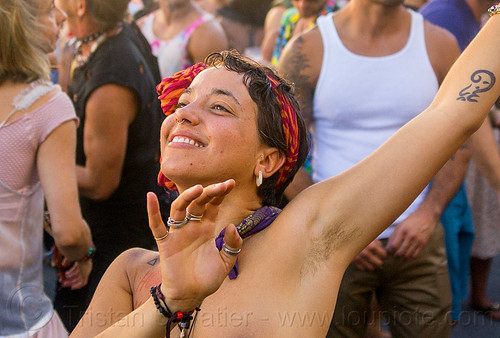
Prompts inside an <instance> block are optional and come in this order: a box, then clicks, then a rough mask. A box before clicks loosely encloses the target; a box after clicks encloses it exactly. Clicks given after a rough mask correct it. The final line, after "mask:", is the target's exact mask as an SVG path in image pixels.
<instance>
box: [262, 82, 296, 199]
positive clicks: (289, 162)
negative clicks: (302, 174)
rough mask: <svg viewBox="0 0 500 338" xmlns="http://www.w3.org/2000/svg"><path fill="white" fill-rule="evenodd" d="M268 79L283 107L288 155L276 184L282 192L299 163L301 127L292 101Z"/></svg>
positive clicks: (283, 123)
mask: <svg viewBox="0 0 500 338" xmlns="http://www.w3.org/2000/svg"><path fill="white" fill-rule="evenodd" d="M266 76H267V79H268V80H269V81H270V82H271V88H272V89H273V92H274V96H276V98H277V99H278V101H279V103H280V107H281V112H280V113H281V123H282V126H283V133H284V134H285V141H286V145H287V148H288V154H287V156H286V159H285V164H283V166H282V167H281V168H280V170H279V171H278V173H279V176H278V182H276V190H278V191H279V190H280V189H281V187H282V186H283V184H284V183H285V181H286V180H287V178H288V176H290V173H291V172H292V170H293V167H295V163H297V156H298V154H299V127H298V125H297V114H296V113H295V109H293V106H292V105H291V104H290V101H288V99H287V98H286V97H285V95H283V93H282V92H281V91H279V90H278V85H279V84H280V83H279V82H278V81H277V80H276V79H274V78H273V77H271V76H269V75H266Z"/></svg>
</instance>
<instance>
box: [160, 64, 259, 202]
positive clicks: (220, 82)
mask: <svg viewBox="0 0 500 338" xmlns="http://www.w3.org/2000/svg"><path fill="white" fill-rule="evenodd" d="M242 78H243V75H241V74H237V73H235V72H231V71H228V70H225V69H216V68H211V69H207V70H205V71H203V72H202V73H200V74H199V75H198V76H197V77H196V78H195V80H194V81H193V83H192V85H191V86H190V88H189V89H188V90H186V91H185V92H184V94H183V95H182V96H181V97H180V99H179V104H178V108H177V110H176V112H175V114H172V115H171V116H169V117H167V118H166V119H165V121H164V122H163V125H162V129H161V150H162V163H161V170H162V172H163V173H164V175H166V176H167V177H169V178H170V179H171V180H173V181H174V182H175V183H176V184H177V187H178V188H179V190H180V191H183V190H185V189H186V188H189V187H190V186H193V185H195V184H202V185H204V186H206V185H208V184H212V183H216V182H221V181H224V180H226V179H228V178H233V179H235V180H236V182H237V184H238V186H237V187H236V189H238V188H239V187H244V188H245V189H249V190H248V191H252V190H253V191H254V192H256V187H255V169H254V166H253V165H249V163H256V162H257V160H258V158H259V156H260V154H262V151H263V150H264V149H265V148H268V147H266V146H264V145H262V144H261V142H260V140H259V137H258V135H257V105H256V104H255V102H253V101H252V99H251V98H250V95H249V94H248V90H247V89H246V87H245V86H242V85H241V84H242ZM183 120H184V121H183ZM176 121H183V123H182V124H177V123H176ZM221 131H222V132H221ZM176 137H177V139H176V140H179V138H180V137H182V138H184V139H185V138H188V139H192V140H193V141H194V142H195V144H187V143H179V142H172V141H173V140H174V138H176ZM241 149H244V151H242V150H241ZM186 171H189V175H186ZM257 172H258V171H257Z"/></svg>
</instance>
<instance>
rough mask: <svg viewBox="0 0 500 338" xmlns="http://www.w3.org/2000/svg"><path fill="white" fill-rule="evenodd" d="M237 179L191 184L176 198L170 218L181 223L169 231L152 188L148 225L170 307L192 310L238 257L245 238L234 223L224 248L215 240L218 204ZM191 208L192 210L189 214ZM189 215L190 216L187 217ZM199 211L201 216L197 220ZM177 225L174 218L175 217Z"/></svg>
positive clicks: (227, 231) (228, 227) (226, 235)
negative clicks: (155, 245)
mask: <svg viewBox="0 0 500 338" xmlns="http://www.w3.org/2000/svg"><path fill="white" fill-rule="evenodd" d="M234 185H235V182H234V180H228V181H226V182H223V183H218V184H214V185H210V186H208V187H206V188H203V187H202V186H201V185H196V186H194V187H191V188H190V189H187V190H186V191H184V192H183V193H182V194H180V195H179V197H177V199H176V200H175V201H174V202H173V203H172V206H171V211H170V218H171V219H172V220H173V221H177V223H178V224H179V226H178V227H174V226H171V227H170V230H169V232H167V228H166V226H165V224H164V223H163V221H162V218H161V215H160V210H159V204H158V199H157V198H156V196H155V194H154V193H149V194H148V215H149V226H150V228H151V231H152V232H153V235H154V236H155V239H156V241H157V244H158V250H159V253H160V264H161V273H162V286H161V289H162V292H163V294H164V295H165V298H166V302H167V305H168V307H169V308H170V310H171V311H190V310H193V309H194V308H195V307H197V306H199V305H200V303H201V302H202V301H203V299H205V298H206V297H207V296H208V295H210V294H212V293H214V292H215V291H216V290H217V289H218V288H219V287H220V285H221V284H222V282H223V281H224V279H225V278H226V276H227V274H228V273H229V271H230V270H231V269H232V267H233V266H234V263H235V262H236V255H234V254H231V253H230V252H232V251H234V252H237V251H238V250H240V249H241V246H242V244H243V240H242V239H241V238H240V236H239V235H238V232H237V231H236V228H235V226H234V225H233V224H230V225H228V226H227V228H226V233H225V236H224V240H225V242H226V248H228V249H226V250H221V251H220V252H219V250H218V249H217V248H216V246H215V235H216V234H215V232H216V223H215V221H216V218H217V214H218V212H219V205H220V203H222V201H223V200H224V197H225V196H226V195H227V194H228V193H229V192H230V191H231V190H232V189H233V187H234ZM187 210H188V211H189V213H190V216H189V214H187ZM186 216H188V217H190V218H191V219H186V220H187V222H186V223H185V224H182V223H184V222H183V221H184V220H185V218H186ZM196 216H202V217H201V220H197V218H196ZM173 224H174V225H175V223H173Z"/></svg>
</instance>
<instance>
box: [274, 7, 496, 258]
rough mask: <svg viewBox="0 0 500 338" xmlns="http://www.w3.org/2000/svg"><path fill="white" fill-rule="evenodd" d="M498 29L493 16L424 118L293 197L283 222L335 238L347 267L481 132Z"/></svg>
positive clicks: (492, 95)
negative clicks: (459, 150)
mask: <svg viewBox="0 0 500 338" xmlns="http://www.w3.org/2000/svg"><path fill="white" fill-rule="evenodd" d="M499 31H500V16H495V17H493V18H491V19H490V20H489V22H488V23H487V24H486V26H485V27H484V28H483V29H482V31H481V32H480V33H479V34H478V36H477V37H476V39H475V40H474V41H473V42H472V43H471V45H470V46H469V47H468V48H467V49H466V50H465V51H464V53H463V54H462V55H461V57H460V58H459V60H458V61H457V62H456V63H455V64H454V66H453V67H452V69H451V70H450V72H449V73H448V75H447V77H446V79H445V80H444V82H443V84H442V86H441V88H440V89H439V91H438V94H437V95H436V98H435V99H434V101H433V103H432V104H431V105H430V106H429V107H428V108H427V109H426V110H425V111H424V112H422V113H421V114H420V115H418V116H417V117H416V118H414V119H413V120H411V121H410V122H409V123H408V124H406V125H405V126H404V127H403V128H401V129H400V130H399V131H398V132H397V133H396V134H394V136H392V137H391V138H390V139H389V140H388V141H387V142H386V143H384V144H383V145H382V146H381V147H380V148H379V149H377V150H376V151H375V152H374V153H373V154H372V155H370V156H369V157H367V158H366V159H365V160H363V161H362V162H360V163H358V164H357V165H355V166H354V167H353V168H351V169H350V170H348V171H346V172H344V173H342V174H340V175H338V176H336V177H333V178H331V179H329V180H326V181H324V182H321V183H319V184H316V185H314V186H312V187H311V188H309V189H307V190H305V191H304V192H303V193H302V194H301V195H299V196H298V197H296V198H295V199H294V200H293V201H292V202H291V204H290V205H289V208H288V210H285V213H284V214H283V215H282V216H284V217H283V218H284V220H285V223H286V221H290V222H296V221H299V222H301V224H308V225H309V226H310V227H311V228H309V233H310V234H316V235H318V234H325V235H326V234H328V233H333V234H337V236H336V237H335V238H333V239H332V241H333V242H332V243H330V244H331V245H329V247H330V248H332V250H337V251H338V249H340V248H342V250H341V253H342V256H343V258H344V259H343V262H344V264H348V262H350V261H351V260H352V258H353V257H354V256H355V255H356V254H357V253H358V252H359V251H361V249H362V248H364V247H365V246H366V245H367V244H368V243H369V242H371V241H372V240H373V239H374V238H375V237H376V236H377V235H378V234H379V233H381V232H382V231H383V229H384V228H385V227H387V226H388V225H389V224H391V223H392V222H393V221H394V220H395V219H396V217H397V216H398V215H400V214H401V213H402V212H403V211H404V210H405V209H406V207H407V206H408V205H409V204H410V203H411V202H412V201H413V199H414V198H415V197H416V196H417V195H418V193H420V191H422V189H423V188H424V187H425V185H426V184H427V183H428V182H429V181H430V180H431V179H432V177H433V176H434V175H435V174H436V173H437V171H438V170H439V169H440V168H441V167H442V166H443V165H444V163H445V162H446V161H447V160H448V159H449V158H450V157H451V156H452V155H453V154H454V153H455V152H456V151H457V149H458V148H459V147H460V146H461V145H462V144H463V143H464V142H465V141H466V140H467V138H468V137H469V136H470V135H471V134H472V133H473V132H474V131H475V130H477V129H478V128H479V127H480V126H481V124H482V122H483V120H484V118H485V117H486V115H487V113H488V112H489V110H490V108H491V106H492V105H493V103H494V102H495V100H496V98H497V97H498V95H499V93H500V84H499V83H498V82H497V81H496V78H497V77H499V76H500V75H499V74H500V59H498V54H497V53H498V52H500V37H499V36H498V35H499V34H498V32H499ZM332 229H333V230H334V231H332ZM338 234H342V236H338ZM309 236H312V235H309ZM345 238H349V239H350V240H345ZM342 239H344V240H342ZM338 252H340V251H338ZM326 256H327V257H328V255H326Z"/></svg>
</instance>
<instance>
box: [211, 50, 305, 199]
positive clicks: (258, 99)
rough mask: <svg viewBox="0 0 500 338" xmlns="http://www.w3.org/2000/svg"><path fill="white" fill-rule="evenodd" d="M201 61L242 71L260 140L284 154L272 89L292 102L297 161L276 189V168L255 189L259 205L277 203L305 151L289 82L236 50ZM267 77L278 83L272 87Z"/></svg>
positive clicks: (301, 122) (278, 110)
mask: <svg viewBox="0 0 500 338" xmlns="http://www.w3.org/2000/svg"><path fill="white" fill-rule="evenodd" d="M205 64H206V65H207V66H213V67H224V68H226V69H227V70H230V71H233V72H236V73H239V74H243V83H244V85H245V86H246V87H247V88H248V93H249V94H250V97H251V98H252V100H253V101H254V102H255V103H256V104H257V108H258V117H257V129H258V134H259V138H260V140H261V142H262V143H263V144H266V145H268V146H270V147H275V148H277V149H278V150H279V152H280V153H281V154H282V155H283V156H285V157H286V156H287V154H288V153H289V149H288V145H287V142H286V139H285V134H284V131H283V122H282V118H281V105H280V103H279V101H278V99H277V97H276V95H275V93H274V91H275V90H278V91H279V92H280V93H281V94H282V95H284V97H285V98H286V99H287V100H288V101H289V102H290V104H291V105H292V107H293V109H294V111H295V113H296V118H297V126H298V137H299V140H298V143H299V148H298V156H297V162H296V163H295V166H294V167H293V169H292V171H291V172H290V174H289V175H288V177H287V178H286V181H285V182H284V183H283V184H282V185H281V186H280V187H279V188H276V183H277V181H278V176H279V172H278V171H277V172H276V173H274V174H273V175H272V176H271V177H269V178H266V179H264V180H263V183H262V185H261V186H260V187H259V188H258V189H257V193H258V194H259V196H260V197H261V198H262V203H263V205H270V206H279V205H280V204H281V202H282V199H283V192H284V190H285V188H286V187H287V186H288V185H289V184H290V183H291V182H292V180H293V178H294V176H295V174H296V173H297V171H298V170H299V168H300V167H301V166H302V165H303V164H304V161H305V159H306V157H307V154H308V151H309V138H308V136H307V131H306V125H305V122H304V119H303V118H302V115H301V114H300V110H299V104H298V102H297V100H296V98H295V94H294V91H293V87H292V85H291V84H290V83H289V82H287V81H286V80H285V79H283V78H282V77H280V76H279V75H278V74H277V73H276V72H275V71H274V70H273V69H271V68H269V67H265V66H262V65H261V64H259V63H257V62H255V61H253V60H251V59H249V58H246V57H244V56H241V55H240V54H239V53H238V52H236V51H223V52H221V53H212V54H210V55H209V56H208V57H207V58H206V59H205ZM268 76H270V77H271V78H273V79H275V80H276V81H277V82H278V85H277V86H276V87H274V88H273V87H272V85H271V82H270V80H269V78H268Z"/></svg>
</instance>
